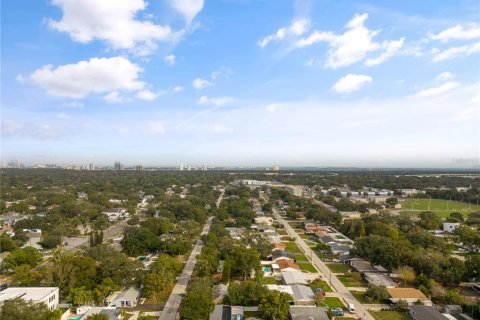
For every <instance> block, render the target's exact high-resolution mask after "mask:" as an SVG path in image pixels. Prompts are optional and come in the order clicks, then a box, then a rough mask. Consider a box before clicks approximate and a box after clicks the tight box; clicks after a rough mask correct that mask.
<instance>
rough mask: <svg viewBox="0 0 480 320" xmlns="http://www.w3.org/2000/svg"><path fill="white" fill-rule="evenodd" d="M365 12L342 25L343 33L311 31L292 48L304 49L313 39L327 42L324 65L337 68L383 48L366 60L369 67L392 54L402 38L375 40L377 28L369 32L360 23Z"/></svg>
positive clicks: (313, 41) (399, 46)
mask: <svg viewBox="0 0 480 320" xmlns="http://www.w3.org/2000/svg"><path fill="white" fill-rule="evenodd" d="M367 18H368V14H366V13H364V14H362V15H358V14H356V15H355V16H354V17H353V18H352V20H350V21H349V22H348V23H347V24H346V26H345V27H346V29H347V31H345V33H343V34H339V35H337V34H334V33H333V32H330V31H328V32H325V31H319V30H315V31H313V32H312V33H311V34H310V35H309V36H308V37H305V38H301V39H299V40H297V41H296V42H295V47H297V48H304V47H308V46H311V45H313V44H315V43H317V42H321V41H322V42H327V43H328V44H329V46H330V48H329V50H328V52H327V61H326V63H325V67H327V68H333V69H336V68H340V67H345V66H348V65H351V64H353V63H356V62H359V61H362V60H364V59H365V58H366V56H367V54H369V53H371V52H376V51H383V52H382V53H381V55H380V56H379V57H377V58H375V59H368V60H367V61H366V62H365V64H366V65H367V66H373V65H377V64H380V63H382V62H384V61H386V60H387V59H389V58H391V57H392V56H394V55H395V54H396V53H397V52H398V51H399V50H400V48H401V47H402V46H403V42H404V39H403V38H401V39H399V40H387V41H383V42H381V43H380V42H375V41H374V38H375V37H376V36H377V35H378V34H379V33H380V31H372V30H369V29H368V28H366V27H365V26H364V23H365V21H366V20H367Z"/></svg>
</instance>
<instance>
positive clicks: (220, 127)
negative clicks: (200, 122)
mask: <svg viewBox="0 0 480 320" xmlns="http://www.w3.org/2000/svg"><path fill="white" fill-rule="evenodd" d="M212 131H213V132H215V133H227V132H232V129H230V128H227V127H225V126H223V125H220V124H217V125H214V126H213V127H212Z"/></svg>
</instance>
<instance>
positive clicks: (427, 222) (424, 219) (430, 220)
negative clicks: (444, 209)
mask: <svg viewBox="0 0 480 320" xmlns="http://www.w3.org/2000/svg"><path fill="white" fill-rule="evenodd" d="M419 217H420V221H419V222H418V225H419V226H421V227H422V228H424V229H426V230H437V229H438V228H439V227H440V224H441V223H442V220H441V219H440V218H439V217H438V216H437V215H436V214H435V213H434V212H432V211H423V212H421V213H420V215H419Z"/></svg>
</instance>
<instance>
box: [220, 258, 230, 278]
mask: <svg viewBox="0 0 480 320" xmlns="http://www.w3.org/2000/svg"><path fill="white" fill-rule="evenodd" d="M231 273H232V260H230V258H227V260H225V265H224V266H223V270H222V282H225V283H228V282H229V281H230V276H231Z"/></svg>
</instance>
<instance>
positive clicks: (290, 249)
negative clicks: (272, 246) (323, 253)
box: [285, 242, 302, 254]
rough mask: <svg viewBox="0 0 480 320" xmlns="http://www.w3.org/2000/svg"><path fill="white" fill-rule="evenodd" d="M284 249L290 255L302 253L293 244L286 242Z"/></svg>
mask: <svg viewBox="0 0 480 320" xmlns="http://www.w3.org/2000/svg"><path fill="white" fill-rule="evenodd" d="M285 249H286V250H287V251H288V252H290V253H292V254H296V253H302V251H301V250H300V248H299V247H298V246H297V245H296V244H295V243H294V242H287V245H286V248H285Z"/></svg>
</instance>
